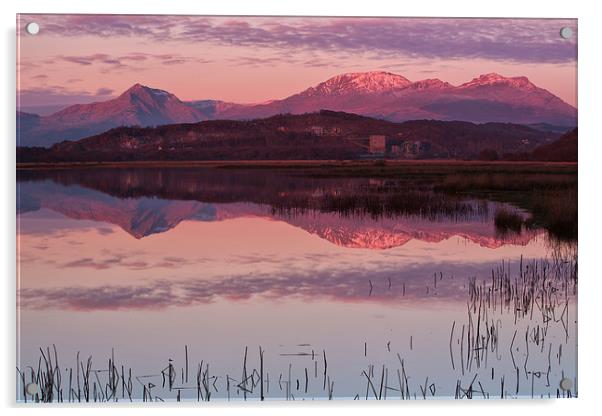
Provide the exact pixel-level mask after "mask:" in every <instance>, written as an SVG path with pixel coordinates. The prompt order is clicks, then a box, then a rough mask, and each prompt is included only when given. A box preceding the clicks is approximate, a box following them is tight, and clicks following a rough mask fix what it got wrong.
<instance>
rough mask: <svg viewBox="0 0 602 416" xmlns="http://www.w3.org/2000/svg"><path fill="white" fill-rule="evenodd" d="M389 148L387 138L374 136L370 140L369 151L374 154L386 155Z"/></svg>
mask: <svg viewBox="0 0 602 416" xmlns="http://www.w3.org/2000/svg"><path fill="white" fill-rule="evenodd" d="M386 148H387V140H386V138H385V136H382V135H378V134H374V135H372V136H370V138H369V151H370V153H372V154H384V153H385V150H386Z"/></svg>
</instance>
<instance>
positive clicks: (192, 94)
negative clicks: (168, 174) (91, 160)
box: [17, 15, 577, 107]
mask: <svg viewBox="0 0 602 416" xmlns="http://www.w3.org/2000/svg"><path fill="white" fill-rule="evenodd" d="M32 21H35V22H37V23H39V25H40V28H41V29H40V32H39V34H37V35H36V36H31V35H28V34H27V33H26V32H25V26H26V25H27V23H29V22H32ZM17 25H18V29H17V41H18V54H19V57H18V71H19V77H18V93H19V94H18V95H19V101H20V106H22V107H35V106H37V107H43V106H54V105H65V104H73V103H81V102H91V101H96V100H105V99H108V98H111V97H114V96H116V95H119V94H120V93H121V92H123V91H124V90H126V89H127V88H129V87H130V86H131V85H133V84H134V83H141V84H144V85H148V86H152V87H155V88H161V89H165V90H168V91H170V92H172V93H174V94H176V95H177V96H178V97H179V98H180V99H182V100H194V99H221V100H226V101H234V102H263V101H266V100H270V99H278V98H284V97H286V96H288V95H291V94H293V93H296V92H299V91H301V90H303V89H305V88H307V87H309V86H312V85H315V84H317V83H319V82H322V81H324V80H326V79H328V78H329V77H331V76H333V75H337V74H340V73H345V72H359V71H375V70H379V71H389V72H393V73H397V74H400V75H403V76H405V77H406V78H408V79H410V80H413V81H417V80H420V79H426V78H440V79H442V80H444V81H448V82H451V83H452V84H461V83H463V82H467V81H470V80H471V79H472V78H474V77H477V76H478V75H480V74H484V73H489V72H498V73H500V74H501V75H504V76H518V75H524V76H527V77H529V79H530V80H531V81H532V82H534V83H535V84H536V85H538V86H540V87H542V88H546V89H548V90H549V91H551V92H553V93H554V94H556V95H558V96H559V97H561V98H562V99H563V100H565V101H566V102H568V103H570V104H572V105H575V106H576V70H577V68H576V67H577V46H576V32H577V22H576V20H557V19H539V20H534V19H518V20H517V19H515V20H510V19H423V18H420V19H419V18H412V19H403V18H307V17H253V18H250V17H203V16H123V15H21V16H20V18H19V19H18V23H17ZM566 26H568V27H571V28H572V29H573V31H574V32H575V36H574V37H573V38H572V39H570V40H565V39H562V38H561V37H560V36H559V31H560V28H562V27H566Z"/></svg>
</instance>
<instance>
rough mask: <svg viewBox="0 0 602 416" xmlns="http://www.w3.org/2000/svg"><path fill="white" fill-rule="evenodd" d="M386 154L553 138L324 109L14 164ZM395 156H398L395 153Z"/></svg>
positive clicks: (41, 154) (21, 152)
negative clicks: (373, 145)
mask: <svg viewBox="0 0 602 416" xmlns="http://www.w3.org/2000/svg"><path fill="white" fill-rule="evenodd" d="M370 135H383V136H385V137H386V142H387V149H388V150H391V151H393V148H394V147H396V149H395V150H396V151H397V152H399V151H400V149H402V148H403V145H404V143H406V142H409V143H411V144H412V145H413V144H415V143H422V144H423V145H424V144H428V146H423V147H424V148H425V149H426V150H424V151H423V152H422V153H421V154H420V155H419V156H416V157H421V158H451V159H471V158H476V157H478V155H479V153H480V152H482V151H483V150H484V149H491V150H494V151H495V152H497V153H499V154H504V153H507V152H524V153H526V152H530V151H532V150H533V149H535V148H536V147H537V146H539V145H541V144H544V143H548V142H550V141H552V140H554V139H555V138H556V137H558V136H557V135H555V134H553V133H550V132H544V131H540V130H536V129H533V128H530V127H527V126H523V125H518V124H509V123H485V124H474V123H469V122H463V121H435V120H414V121H407V122H403V123H394V122H390V121H385V120H378V119H374V118H370V117H365V116H360V115H356V114H349V113H344V112H334V111H327V110H323V111H320V112H317V113H308V114H301V115H291V114H286V115H277V116H273V117H268V118H265V119H257V120H248V121H240V120H238V121H236V120H210V121H203V122H199V123H186V124H172V125H165V126H159V127H119V128H115V129H111V130H109V131H107V132H104V133H101V134H98V135H95V136H91V137H88V138H84V139H81V140H78V141H63V142H61V143H57V144H55V145H53V146H52V147H51V148H49V149H45V148H41V147H36V148H19V149H18V151H17V157H18V160H19V161H20V162H45V161H46V162H51V161H118V160H122V161H123V160H245V159H249V160H259V159H357V158H362V157H369V156H370V152H371V150H370V148H369V139H368V138H369V136H370ZM394 157H403V155H399V154H398V153H397V154H396V156H394Z"/></svg>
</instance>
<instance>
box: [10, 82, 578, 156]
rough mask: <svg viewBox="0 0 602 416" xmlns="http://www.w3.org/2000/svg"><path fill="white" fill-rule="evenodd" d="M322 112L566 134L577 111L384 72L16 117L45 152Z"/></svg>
mask: <svg viewBox="0 0 602 416" xmlns="http://www.w3.org/2000/svg"><path fill="white" fill-rule="evenodd" d="M322 109H326V110H332V111H344V112H348V113H354V114H359V115H364V116H368V117H372V118H377V119H383V120H388V121H393V122H401V121H406V120H417V119H432V120H459V121H468V122H473V123H484V122H503V123H517V124H542V123H545V124H550V125H556V126H564V127H573V126H575V125H576V123H577V110H576V109H575V108H574V107H572V106H571V105H569V104H567V103H566V102H564V101H562V100H561V99H560V98H558V97H557V96H555V95H554V94H552V93H551V92H549V91H547V90H545V89H543V88H539V87H537V86H536V85H534V84H533V83H532V82H531V81H529V79H527V78H526V77H503V76H501V75H499V74H495V73H490V74H485V75H481V76H479V77H477V78H474V79H473V80H471V81H469V82H467V83H464V84H461V85H457V86H455V85H452V84H450V83H448V82H444V81H441V80H439V79H426V80H421V81H416V82H412V81H410V80H408V79H407V78H405V77H403V76H401V75H397V74H392V73H389V72H382V71H381V72H361V73H346V74H342V75H337V76H335V77H332V78H330V79H328V80H326V81H325V82H322V83H320V84H318V85H316V86H314V87H310V88H308V89H306V90H304V91H302V92H300V93H298V94H294V95H291V96H289V97H287V98H284V99H280V100H272V101H269V102H266V103H261V104H237V103H230V102H224V101H219V100H199V101H190V102H185V101H182V100H180V99H179V98H178V97H176V96H175V95H174V94H172V93H170V92H167V91H164V90H160V89H156V88H151V87H147V86H143V85H140V84H135V85H134V86H132V87H131V88H129V89H128V90H127V91H125V92H124V93H122V94H121V95H120V96H118V97H117V98H114V99H111V100H108V101H103V102H96V103H91V104H77V105H72V106H69V107H67V108H65V109H63V110H60V111H58V112H56V113H54V114H50V115H47V116H40V115H37V114H30V113H25V112H20V111H18V112H17V139H18V141H17V143H18V145H19V146H50V145H52V144H54V143H57V142H60V141H63V140H77V139H80V138H83V137H87V136H91V135H94V134H98V133H101V132H104V131H106V130H108V129H111V128H114V127H119V126H133V125H137V126H143V127H144V126H158V125H165V124H178V123H194V122H199V121H204V120H218V119H220V120H222V119H229V120H251V119H257V118H265V117H270V116H273V115H277V114H286V113H291V114H303V113H310V112H316V111H319V110H322Z"/></svg>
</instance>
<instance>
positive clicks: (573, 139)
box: [531, 128, 578, 162]
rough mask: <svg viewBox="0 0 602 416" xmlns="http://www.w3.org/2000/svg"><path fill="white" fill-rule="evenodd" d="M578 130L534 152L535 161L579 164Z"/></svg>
mask: <svg viewBox="0 0 602 416" xmlns="http://www.w3.org/2000/svg"><path fill="white" fill-rule="evenodd" d="M577 136H578V135H577V129H576V128H575V129H573V130H571V131H570V132H568V133H565V134H563V135H562V136H561V137H560V138H559V139H558V140H556V141H554V142H552V143H549V144H544V145H541V146H539V147H537V148H535V150H533V152H532V154H531V155H532V156H531V157H532V159H533V160H541V161H549V162H577V156H578V151H577V149H578V146H577V142H578V140H577Z"/></svg>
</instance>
